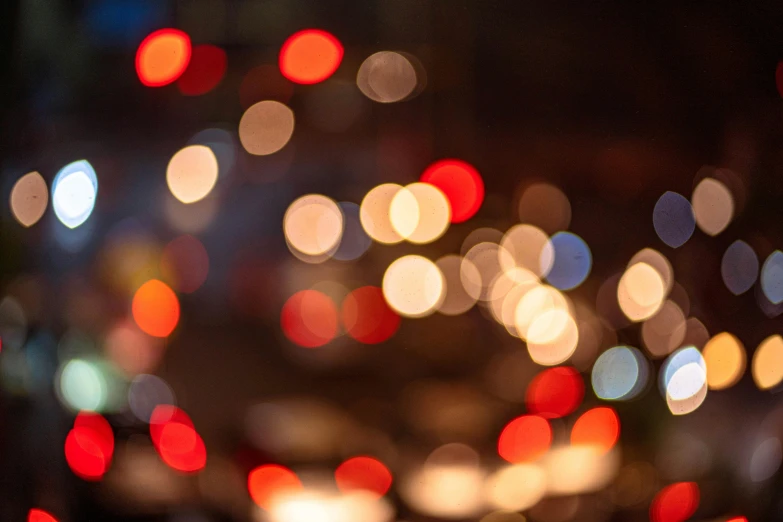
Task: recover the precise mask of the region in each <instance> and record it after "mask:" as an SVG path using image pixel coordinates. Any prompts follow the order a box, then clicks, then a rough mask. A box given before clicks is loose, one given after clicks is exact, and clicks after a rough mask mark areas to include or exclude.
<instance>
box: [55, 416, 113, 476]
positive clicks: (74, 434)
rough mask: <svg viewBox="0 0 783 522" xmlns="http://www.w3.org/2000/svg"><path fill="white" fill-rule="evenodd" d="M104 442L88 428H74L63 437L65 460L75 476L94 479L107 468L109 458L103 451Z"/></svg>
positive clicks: (101, 474)
mask: <svg viewBox="0 0 783 522" xmlns="http://www.w3.org/2000/svg"><path fill="white" fill-rule="evenodd" d="M104 444H105V443H104V442H102V441H101V438H100V436H98V435H97V434H96V433H95V432H94V431H93V430H91V429H89V428H74V429H72V430H71V431H69V432H68V436H67V437H66V438H65V461H66V462H67V463H68V467H70V468H71V471H73V473H74V474H75V475H76V476H77V477H80V478H82V479H84V480H90V481H96V480H100V479H101V478H103V475H104V474H105V473H106V470H107V469H108V468H109V459H107V457H106V455H105V454H104V453H103V447H104Z"/></svg>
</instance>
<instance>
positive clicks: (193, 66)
mask: <svg viewBox="0 0 783 522" xmlns="http://www.w3.org/2000/svg"><path fill="white" fill-rule="evenodd" d="M227 67H228V59H227V57H226V52H225V51H224V50H223V49H221V48H220V47H217V46H214V45H208V44H204V45H197V46H195V47H194V48H193V52H192V54H191V56H190V63H189V64H188V66H187V68H186V69H185V72H183V73H182V76H180V77H179V80H178V81H177V87H178V88H179V92H181V93H182V94H184V95H186V96H199V95H201V94H206V93H208V92H209V91H211V90H212V89H214V88H215V87H217V85H218V84H219V83H220V81H221V80H222V79H223V76H225V74H226V68H227Z"/></svg>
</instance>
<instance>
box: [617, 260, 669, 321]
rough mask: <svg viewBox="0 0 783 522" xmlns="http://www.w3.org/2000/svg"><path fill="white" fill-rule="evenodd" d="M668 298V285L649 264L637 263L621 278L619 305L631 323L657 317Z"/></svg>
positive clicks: (618, 290) (618, 295) (618, 292)
mask: <svg viewBox="0 0 783 522" xmlns="http://www.w3.org/2000/svg"><path fill="white" fill-rule="evenodd" d="M665 298H666V283H665V282H664V280H663V278H662V277H661V274H660V273H658V271H657V270H656V269H655V268H653V267H651V266H650V265H648V264H647V263H636V264H635V265H632V266H630V267H628V269H627V270H626V271H625V272H624V273H623V275H622V277H620V282H619V283H618V285H617V303H618V304H619V305H620V309H621V310H622V312H623V313H624V314H625V316H626V317H627V318H628V319H630V320H631V321H635V322H638V321H643V320H645V319H648V318H650V317H652V316H653V315H655V313H656V312H657V311H658V310H659V309H660V308H661V306H662V305H663V303H664V299H665Z"/></svg>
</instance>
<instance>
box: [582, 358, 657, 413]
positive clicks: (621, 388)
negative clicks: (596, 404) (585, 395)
mask: <svg viewBox="0 0 783 522" xmlns="http://www.w3.org/2000/svg"><path fill="white" fill-rule="evenodd" d="M649 371H650V370H649V366H648V364H647V360H646V359H645V358H644V356H643V355H642V354H641V352H639V350H637V349H636V348H631V347H629V346H615V347H614V348H609V349H608V350H606V351H605V352H604V353H602V354H601V355H600V356H599V357H598V359H596V361H595V364H594V365H593V373H592V383H593V391H594V392H595V395H596V396H597V397H598V398H599V399H604V400H629V399H632V398H634V397H636V396H637V395H638V394H639V393H640V392H641V391H642V390H643V389H644V387H645V386H646V385H647V380H648V379H649Z"/></svg>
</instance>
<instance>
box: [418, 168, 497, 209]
mask: <svg viewBox="0 0 783 522" xmlns="http://www.w3.org/2000/svg"><path fill="white" fill-rule="evenodd" d="M421 181H423V182H424V183H431V184H432V185H435V186H436V187H438V188H439V189H440V190H442V191H443V193H444V194H445V195H446V197H447V198H448V200H449V203H450V204H451V222H452V223H462V222H463V221H467V220H468V219H470V218H471V217H473V216H474V215H475V214H476V212H478V210H479V208H480V207H481V203H482V202H483V201H484V180H483V179H482V178H481V175H480V174H479V172H478V171H477V170H476V168H475V167H473V166H472V165H470V164H469V163H466V162H464V161H462V160H458V159H444V160H440V161H436V162H435V163H433V164H432V165H430V166H429V167H427V169H426V170H425V171H424V173H423V174H422V175H421Z"/></svg>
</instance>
